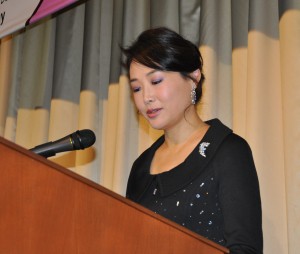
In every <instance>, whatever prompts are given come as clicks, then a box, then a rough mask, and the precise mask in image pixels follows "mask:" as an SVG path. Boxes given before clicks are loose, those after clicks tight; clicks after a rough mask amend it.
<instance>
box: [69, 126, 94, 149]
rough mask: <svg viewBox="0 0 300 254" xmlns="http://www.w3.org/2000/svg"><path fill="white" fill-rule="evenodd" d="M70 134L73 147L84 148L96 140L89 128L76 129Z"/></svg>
mask: <svg viewBox="0 0 300 254" xmlns="http://www.w3.org/2000/svg"><path fill="white" fill-rule="evenodd" d="M70 136H71V139H72V141H73V146H74V148H75V149H85V148H87V147H90V146H92V145H93V144H94V143H95V141H96V136H95V133H94V132H93V131H91V130H89V129H85V130H80V131H76V132H74V133H72V134H71V135H70Z"/></svg>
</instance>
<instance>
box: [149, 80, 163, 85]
mask: <svg viewBox="0 0 300 254" xmlns="http://www.w3.org/2000/svg"><path fill="white" fill-rule="evenodd" d="M160 82H162V79H157V80H153V81H152V82H151V83H152V85H157V84H159V83H160Z"/></svg>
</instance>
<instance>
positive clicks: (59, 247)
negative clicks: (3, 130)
mask: <svg viewBox="0 0 300 254" xmlns="http://www.w3.org/2000/svg"><path fill="white" fill-rule="evenodd" d="M0 165H1V177H0V187H1V192H0V206H1V209H0V252H1V253H5V254H14V253H16V254H20V253H22V254H35V253H38V254H41V253H43V254H48V253H49V254H50V253H55V254H58V253H72V254H73V253H78V254H81V253H93V254H94V253H104V254H114V253H116V254H119V253H122V254H123V253H124V254H126V253H128V254H134V253H136V254H141V253H142V254H154V253H155V254H158V253H163V254H168V253H170V254H180V253H182V254H183V253H184V254H186V253H197V254H221V253H229V251H228V250H227V249H226V248H224V247H222V246H219V245H217V244H216V243H214V242H212V241H209V240H207V239H205V238H203V237H201V236H199V235H197V234H195V233H193V232H191V231H189V230H188V229H185V228H183V227H181V226H180V225H177V224H176V223H173V222H171V221H169V220H167V219H165V218H163V217H161V216H159V215H157V214H155V213H153V212H151V211H149V210H147V209H145V208H143V207H142V206H140V205H138V204H135V203H133V202H131V201H130V200H127V199H126V198H124V197H122V196H120V195H118V194H116V193H114V192H112V191H110V190H108V189H106V188H104V187H102V186H100V185H98V184H96V183H94V182H92V181H90V180H88V179H86V178H84V177H82V176H80V175H78V174H76V173H74V172H72V171H70V170H68V169H66V168H63V167H61V166H59V165H57V164H55V163H53V162H51V161H48V160H47V159H44V158H43V157H40V156H38V155H35V154H33V153H32V152H30V151H27V150H26V149H23V148H22V147H19V146H17V145H15V144H13V143H11V142H9V141H7V140H5V139H3V138H0Z"/></svg>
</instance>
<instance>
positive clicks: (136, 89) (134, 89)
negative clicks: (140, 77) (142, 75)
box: [132, 87, 141, 93]
mask: <svg viewBox="0 0 300 254" xmlns="http://www.w3.org/2000/svg"><path fill="white" fill-rule="evenodd" d="M140 90H141V88H140V87H133V88H132V92H133V93H137V92H139V91H140Z"/></svg>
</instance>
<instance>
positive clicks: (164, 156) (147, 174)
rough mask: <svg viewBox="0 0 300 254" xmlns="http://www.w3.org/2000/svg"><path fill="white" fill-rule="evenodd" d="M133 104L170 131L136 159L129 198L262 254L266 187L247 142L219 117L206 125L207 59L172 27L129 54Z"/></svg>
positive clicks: (143, 38)
mask: <svg viewBox="0 0 300 254" xmlns="http://www.w3.org/2000/svg"><path fill="white" fill-rule="evenodd" d="M123 53H124V54H125V56H126V58H127V60H126V67H127V69H128V71H129V78H130V86H131V89H132V92H133V99H134V102H135V104H136V107H137V109H138V111H139V112H140V114H142V115H143V116H144V117H145V118H146V119H147V120H148V122H149V123H150V125H151V126H152V127H153V128H155V129H160V130H163V131H164V135H163V136H162V137H160V138H159V139H158V140H157V141H156V142H155V143H154V144H153V145H152V146H151V147H150V148H148V149H147V150H146V151H145V152H144V153H142V154H141V155H140V156H139V158H138V159H137V160H136V161H135V162H134V164H133V166H132V170H131V173H130V176H129V180H128V186H127V198H129V199H131V200H133V201H135V202H137V203H139V204H141V205H143V206H145V207H147V208H149V209H151V210H152V211H154V212H155V213H158V214H160V215H162V216H164V217H166V218H169V219H170V220H172V221H175V222H177V223H179V224H181V225H183V226H184V227H187V228H189V229H190V230H192V231H194V232H197V233H198V234H200V235H202V236H205V237H207V238H208V239H210V240H212V241H215V242H216V243H219V244H221V245H223V246H226V247H227V248H228V249H229V250H230V253H232V254H234V253H236V254H237V253H262V245H263V243H262V225H261V203H260V193H259V183H258V179H257V174H256V169H255V165H254V162H253V158H252V153H251V150H250V147H249V145H248V144H247V142H246V141H245V140H244V139H242V138H241V137H239V136H237V135H236V134H233V133H232V130H230V129H229V128H228V127H226V126H225V125H223V124H222V123H221V122H220V121H219V120H218V119H213V120H210V121H207V122H204V121H202V120H201V118H200V117H199V116H198V114H197V111H196V106H195V105H196V103H197V102H198V101H199V99H200V97H201V94H202V85H203V81H204V75H203V73H202V66H203V61H202V57H201V55H200V52H199V50H198V48H197V47H196V46H195V45H193V44H192V43H191V42H190V41H188V40H185V39H184V38H182V37H181V36H180V35H178V34H177V33H175V32H174V31H171V30H169V29H167V28H156V29H150V30H147V31H145V32H143V33H142V34H141V35H140V36H139V37H138V38H137V40H136V41H135V42H134V43H133V44H132V45H131V46H130V47H128V48H126V49H123Z"/></svg>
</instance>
